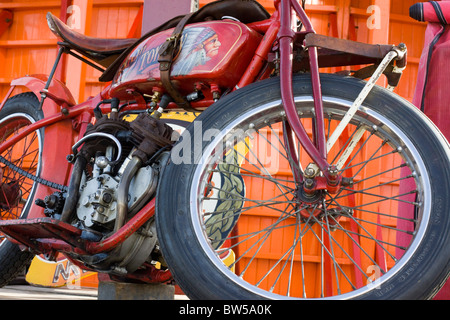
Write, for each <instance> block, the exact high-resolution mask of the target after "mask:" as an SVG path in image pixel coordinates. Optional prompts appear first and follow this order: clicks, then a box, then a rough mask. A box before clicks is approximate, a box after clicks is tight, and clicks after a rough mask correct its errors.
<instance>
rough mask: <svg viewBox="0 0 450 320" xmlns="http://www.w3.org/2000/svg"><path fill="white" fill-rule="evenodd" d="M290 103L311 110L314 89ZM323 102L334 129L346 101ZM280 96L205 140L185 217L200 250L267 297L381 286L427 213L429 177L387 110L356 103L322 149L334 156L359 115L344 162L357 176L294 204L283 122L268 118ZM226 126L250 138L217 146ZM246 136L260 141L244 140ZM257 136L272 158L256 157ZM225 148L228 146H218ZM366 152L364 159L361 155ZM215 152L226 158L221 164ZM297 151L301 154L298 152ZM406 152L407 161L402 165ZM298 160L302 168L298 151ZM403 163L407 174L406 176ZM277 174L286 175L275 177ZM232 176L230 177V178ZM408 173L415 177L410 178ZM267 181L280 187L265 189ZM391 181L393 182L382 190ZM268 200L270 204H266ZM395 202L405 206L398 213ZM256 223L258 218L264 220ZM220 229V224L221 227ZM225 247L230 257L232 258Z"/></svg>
mask: <svg viewBox="0 0 450 320" xmlns="http://www.w3.org/2000/svg"><path fill="white" fill-rule="evenodd" d="M296 103H297V105H301V106H302V107H301V108H299V111H300V112H299V114H302V115H301V117H302V118H308V117H310V116H312V111H311V110H312V105H313V104H312V98H311V97H298V98H296ZM324 103H325V105H326V107H327V108H326V113H328V114H326V115H325V117H326V118H327V121H326V125H327V128H328V129H327V131H328V132H330V131H331V132H332V127H333V125H334V123H333V122H335V120H334V119H336V118H339V117H342V115H343V114H344V113H345V110H346V108H348V106H350V105H351V102H350V101H345V100H339V99H336V98H330V97H324ZM279 106H280V101H276V102H273V103H270V104H266V105H263V106H260V107H259V108H257V109H256V110H252V112H250V113H248V114H244V115H242V116H240V117H239V118H238V119H236V120H234V121H233V123H231V124H230V125H229V126H228V127H227V129H226V130H223V131H222V132H220V133H219V134H217V135H216V136H215V140H214V141H215V143H211V144H210V145H209V146H208V147H207V148H206V149H205V152H204V154H203V155H202V161H201V163H200V164H199V165H198V166H197V168H196V171H195V174H194V179H193V181H194V182H193V184H192V187H191V191H190V192H191V203H192V206H191V218H192V224H193V226H194V230H195V233H196V236H197V238H198V240H199V243H200V245H201V246H202V249H203V251H204V252H205V253H206V254H207V256H208V258H209V260H210V261H211V262H212V263H213V264H214V265H215V267H216V268H217V269H218V270H219V271H220V272H221V273H222V274H223V275H224V276H225V277H227V278H229V279H230V280H232V281H233V282H235V283H237V284H238V285H239V286H241V287H242V288H245V289H246V290H248V291H250V292H254V293H255V294H258V295H261V296H264V297H268V298H280V297H282V298H288V297H293V298H339V299H343V298H351V297H356V296H359V295H361V294H364V293H366V292H368V291H370V290H373V289H374V288H378V287H379V286H381V285H382V284H383V283H384V282H386V281H387V280H389V279H390V278H391V277H392V275H394V274H396V273H397V272H398V270H400V269H401V268H402V266H403V265H404V264H405V263H406V262H407V261H408V260H409V257H410V256H411V255H412V254H413V253H414V251H415V249H416V248H417V246H418V245H419V244H420V242H421V238H422V237H423V235H424V230H425V229H426V226H427V223H428V219H429V212H430V206H431V205H430V202H429V201H428V199H429V198H430V196H431V195H430V187H429V179H428V176H427V172H426V170H425V166H424V164H423V162H422V160H421V158H420V157H419V156H418V152H417V150H416V149H415V147H414V145H413V143H412V142H411V141H410V140H409V139H408V138H407V137H406V136H405V135H404V133H403V132H401V130H400V129H399V128H397V127H396V126H394V125H393V124H392V123H391V122H390V121H389V120H388V119H386V118H385V117H384V116H382V115H381V114H378V113H376V112H374V111H372V110H370V109H367V110H365V112H364V113H362V112H361V111H360V112H358V113H357V115H356V116H355V118H356V119H357V120H358V121H353V122H352V124H351V125H350V126H349V130H347V136H348V139H345V141H341V142H340V145H339V146H337V147H336V148H335V149H336V150H335V151H334V154H333V149H332V150H331V153H330V156H329V157H335V156H336V155H338V154H339V151H338V150H341V152H342V151H343V150H344V149H345V145H346V144H348V142H349V141H350V140H351V137H352V135H353V134H354V132H355V131H356V130H357V128H358V126H357V122H360V123H362V124H363V127H364V128H366V129H367V130H368V132H367V133H365V136H364V137H365V138H364V139H363V141H360V142H359V144H358V147H356V148H355V150H354V151H353V153H352V156H350V157H349V160H348V162H347V164H346V165H345V166H344V167H343V169H342V170H343V172H346V174H347V175H346V174H344V176H348V177H354V182H355V183H354V184H352V186H351V188H350V187H345V188H341V190H340V191H338V192H337V194H335V195H330V194H328V193H326V192H324V193H323V195H322V196H319V198H320V200H318V201H317V202H316V203H314V205H310V206H308V207H305V206H304V205H305V204H304V203H302V204H301V205H302V206H300V205H299V201H298V198H295V195H296V194H297V192H294V186H295V185H294V184H293V182H292V181H293V178H292V174H291V177H288V174H289V172H286V171H290V170H286V168H285V167H284V168H283V164H282V163H281V162H282V161H280V159H282V160H283V161H284V162H287V160H288V158H289V157H287V152H286V150H285V148H284V147H283V146H282V144H283V143H282V141H283V140H282V139H283V138H282V134H281V135H280V131H282V127H281V126H278V129H277V128H276V126H275V123H274V122H276V121H278V120H277V119H278V118H279V119H282V111H281V107H279ZM364 109H365V108H364ZM270 118H271V119H272V120H270ZM355 118H354V119H355ZM264 121H266V123H264ZM383 124H384V125H383ZM232 129H233V130H234V132H235V131H238V130H237V129H242V132H241V133H243V134H244V135H247V138H242V139H241V140H239V138H238V139H235V140H236V141H240V142H237V143H235V144H233V148H231V147H228V148H227V147H222V144H223V141H224V140H229V139H230V138H229V136H230V132H233V131H232ZM263 129H264V130H266V133H263ZM249 130H253V133H249ZM277 130H279V131H277ZM231 136H233V137H235V136H236V135H233V134H232V135H231ZM380 137H381V138H380ZM245 139H247V140H245ZM250 140H252V141H255V140H256V141H257V143H253V144H251V143H250ZM218 141H220V143H219V142H218ZM264 141H266V144H267V145H269V146H270V149H271V152H274V151H275V153H278V154H279V155H278V158H279V159H276V160H275V162H273V163H272V161H273V159H274V158H273V157H271V159H272V160H270V161H268V160H267V159H266V158H267V157H266V158H261V157H259V153H260V152H261V151H260V150H262V149H264V148H261V147H259V145H258V143H259V144H261V142H264ZM364 141H370V143H367V142H366V143H364ZM239 143H240V144H241V145H240V146H239ZM252 148H254V149H252ZM238 149H239V150H238ZM267 149H268V148H265V149H264V150H266V151H267ZM300 149H301V148H300V147H298V150H300ZM217 150H219V152H218V151H217ZM227 150H228V155H227V156H223V155H224V154H226V151H227ZM229 150H238V151H233V152H230V151H229ZM264 152H265V151H263V152H262V154H264ZM230 153H234V155H233V157H234V158H235V160H234V161H235V162H239V165H236V164H233V163H232V162H231V163H230V161H229V159H228V161H223V160H226V159H225V158H226V157H228V158H230V156H229V155H230ZM363 153H365V154H366V155H367V157H368V160H370V161H367V162H366V163H363V162H362V161H361V160H359V161H358V157H361V156H362V154H363ZM218 154H220V156H219V157H218V156H217V155H218ZM283 154H284V155H283ZM358 154H359V155H358ZM218 158H219V159H221V160H222V162H225V163H227V166H222V167H220V166H218V165H217V161H216V160H217V159H218ZM300 158H301V159H304V158H307V157H305V155H304V154H301V157H300ZM338 158H339V155H338V156H337V159H338ZM388 158H390V159H389V162H390V163H393V164H394V165H392V167H390V168H387V169H386V170H382V171H381V172H382V174H378V173H379V172H380V170H378V172H374V171H373V170H374V169H373V168H369V167H371V166H372V167H373V166H379V163H377V161H378V162H379V161H380V160H381V159H383V160H385V159H388ZM328 160H329V161H331V160H332V159H328ZM366 160H367V159H366ZM412 160H414V165H412V163H413V161H412ZM334 161H336V160H334ZM386 161H387V160H386ZM404 162H405V163H406V164H408V165H407V166H403V165H402V163H404ZM307 163H309V161H308V160H306V164H307ZM358 163H359V164H358ZM266 164H270V168H268V165H266ZM301 164H302V166H303V168H305V165H304V163H303V162H302V161H301ZM280 166H281V167H280ZM237 167H239V170H238V171H236V168H237ZM258 167H259V169H258ZM230 168H234V171H233V170H231V171H230ZM283 169H284V172H282V171H283ZM258 170H259V172H257V171H258ZM271 170H275V171H273V172H271ZM219 171H220V172H219ZM262 172H264V173H265V174H264V175H263V174H261V173H262ZM405 172H406V176H407V177H406V178H403V176H404V175H405ZM218 174H221V175H222V182H221V181H219V180H220V179H217V175H218ZM280 175H284V178H283V179H279V181H277V182H276V183H275V182H274V181H275V179H277V178H278V177H279V176H280ZM223 176H226V177H225V178H223ZM214 179H215V180H217V181H214ZM225 180H228V181H226V182H224V181H225ZM231 180H233V181H234V183H231V187H230V181H231ZM240 181H242V184H243V186H240V184H241V182H240ZM400 181H402V182H401V187H400V185H399V183H400ZM411 182H414V184H415V185H413V186H409V185H410V184H411ZM258 183H259V184H261V185H262V187H261V188H259V191H254V190H253V189H252V190H250V189H251V188H254V187H252V186H254V185H257V184H258ZM226 184H228V187H226ZM270 184H271V185H272V186H271V187H272V189H275V190H277V191H275V192H274V191H272V193H271V192H269V191H267V190H268V189H269V185H270ZM393 185H394V186H393ZM395 185H397V186H395ZM405 185H406V186H405ZM245 188H248V189H245ZM392 188H396V192H394V193H393V194H392V195H385V194H386V192H389V193H391V191H392V190H389V189H392ZM214 190H216V192H215V193H214ZM239 190H241V191H239ZM257 190H258V189H257ZM219 194H220V195H221V196H219ZM264 196H265V198H264ZM411 198H414V199H411ZM352 202H353V203H352ZM230 203H231V205H230ZM266 205H270V206H271V207H272V208H271V209H267V208H265V206H266ZM233 206H234V207H233ZM399 206H402V210H403V211H404V212H408V215H409V216H406V215H403V216H398V215H397V211H398V208H399ZM263 207H264V210H262V209H261V208H263ZM349 209H352V210H349ZM394 212H395V214H394ZM212 217H213V218H214V219H211V218H212ZM236 220H238V222H236ZM257 226H262V227H261V228H260V229H261V230H257V228H256V227H257ZM413 227H414V228H413ZM217 229H220V230H221V232H222V233H221V235H220V236H218V234H220V232H217ZM413 234H414V237H413ZM279 239H282V240H281V241H278V240H279ZM273 248H276V249H273ZM279 248H281V249H280V250H278V249H279ZM311 248H313V249H311ZM230 249H231V250H232V251H230ZM230 254H231V255H234V257H232V258H230V257H229V255H230ZM226 255H228V257H227V259H225V258H224V256H226ZM230 259H231V260H230ZM224 261H225V262H224ZM230 261H231V262H230ZM264 264H265V265H266V267H263V265H264ZM311 279H312V280H311Z"/></svg>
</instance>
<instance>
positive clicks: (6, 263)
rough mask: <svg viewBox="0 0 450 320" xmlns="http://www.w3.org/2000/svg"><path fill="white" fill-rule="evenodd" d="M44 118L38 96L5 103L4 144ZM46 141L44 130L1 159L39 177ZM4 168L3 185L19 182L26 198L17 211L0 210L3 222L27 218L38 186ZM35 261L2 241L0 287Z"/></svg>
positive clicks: (1, 115)
mask: <svg viewBox="0 0 450 320" xmlns="http://www.w3.org/2000/svg"><path fill="white" fill-rule="evenodd" d="M42 118H43V113H42V111H39V100H38V99H37V97H36V95H34V94H33V93H31V92H26V93H22V94H18V95H16V96H13V97H11V98H10V99H8V100H7V101H6V103H5V105H4V106H3V108H2V110H1V112H0V139H1V140H2V141H3V140H4V139H5V138H7V136H9V135H11V134H12V133H13V132H12V131H14V130H20V128H22V127H24V126H26V125H28V124H30V123H33V122H35V121H37V120H40V119H42ZM43 138H44V131H43V130H42V129H41V130H39V131H36V132H34V133H32V134H30V135H28V136H27V137H25V138H24V139H22V141H23V145H21V146H20V147H21V148H22V149H21V150H18V151H15V152H14V148H19V146H18V145H19V144H18V145H15V146H12V147H11V148H10V149H8V150H7V151H5V152H4V153H3V154H2V157H4V158H5V159H6V160H8V161H10V162H12V163H14V164H15V165H17V166H18V167H21V168H22V169H25V170H26V171H28V172H30V173H32V174H33V175H39V170H40V163H41V152H42V145H43V143H44V141H43ZM31 147H32V148H31ZM36 148H37V149H36ZM22 150H24V151H22ZM20 152H22V154H23V155H24V159H25V157H28V158H27V160H24V161H22V160H18V159H15V158H14V156H12V154H18V153H20ZM25 154H26V156H25ZM30 159H31V160H30ZM22 163H27V164H26V167H23V166H22ZM2 167H3V168H4V170H5V172H4V173H5V175H4V177H3V179H4V181H2V182H5V183H7V182H10V181H13V180H16V181H20V182H19V183H20V189H21V192H22V195H23V197H26V198H25V200H24V201H22V203H20V204H18V205H16V206H14V207H11V208H2V209H0V213H1V215H0V219H2V220H3V219H18V218H26V217H27V215H28V212H29V208H30V204H31V203H33V201H34V199H33V198H34V193H35V183H34V182H33V181H31V180H29V179H25V178H24V177H22V178H21V177H20V175H19V174H18V173H17V172H14V171H13V170H8V169H7V167H6V166H5V165H4V164H2ZM0 236H1V233H0ZM33 257H34V254H32V253H30V252H28V251H21V250H20V249H19V247H18V246H17V245H16V244H14V243H12V242H10V241H9V240H7V239H6V238H4V237H0V287H3V286H5V285H7V284H8V283H9V282H10V281H12V280H14V279H15V278H16V276H17V275H18V274H19V273H20V272H23V270H24V269H25V268H27V266H28V265H29V264H30V262H31V260H32V259H33Z"/></svg>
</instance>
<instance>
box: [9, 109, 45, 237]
mask: <svg viewBox="0 0 450 320" xmlns="http://www.w3.org/2000/svg"><path fill="white" fill-rule="evenodd" d="M34 122H35V120H34V119H33V118H32V117H31V116H30V115H28V114H25V113H15V114H11V115H9V116H7V117H5V118H4V119H2V120H1V121H0V141H5V140H7V139H9V138H10V137H12V136H13V135H17V134H18V133H20V132H21V131H22V130H24V128H25V127H26V126H28V125H30V124H32V123H34ZM40 150H42V137H41V134H40V132H39V131H35V132H32V133H30V134H29V135H27V136H25V137H24V138H23V139H21V140H20V141H19V142H18V143H16V144H15V145H13V146H12V147H11V148H9V149H8V150H6V151H5V152H3V153H2V154H1V156H2V157H3V158H5V159H6V160H7V161H9V162H11V163H13V164H14V165H16V166H17V167H19V168H21V169H23V170H25V171H27V172H29V173H30V174H32V175H38V174H39V172H40V161H39V159H40V155H41V153H40ZM0 166H1V170H2V175H3V176H2V181H1V182H2V186H3V187H2V188H0V192H1V193H2V194H1V199H2V201H1V208H0V219H1V220H13V219H19V218H20V217H22V216H23V215H24V214H25V213H26V212H27V211H28V207H29V206H30V203H31V201H30V199H32V195H33V194H34V189H35V183H34V181H33V180H31V179H29V178H26V177H25V176H23V175H20V174H19V173H17V172H15V171H14V170H12V169H10V168H8V167H7V166H6V165H4V164H0ZM5 185H9V186H15V188H14V190H11V189H12V188H10V187H8V186H5ZM17 189H18V190H17ZM30 195H31V196H30ZM3 240H4V235H3V234H2V233H0V243H1V242H2V241H3Z"/></svg>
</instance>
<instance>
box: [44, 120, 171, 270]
mask: <svg viewBox="0 0 450 320" xmlns="http://www.w3.org/2000/svg"><path fill="white" fill-rule="evenodd" d="M172 136H173V130H172V129H171V128H170V127H169V126H168V125H166V124H165V123H163V122H162V121H161V120H158V119H154V118H153V117H151V116H150V115H148V114H147V113H141V114H139V116H137V118H136V119H135V120H134V121H132V122H128V121H125V120H121V119H119V118H118V117H117V116H116V117H107V116H103V117H102V118H100V119H99V120H98V121H97V122H96V124H95V125H89V126H88V128H87V130H86V134H85V135H84V137H83V139H81V140H80V141H79V142H78V143H77V145H76V146H74V147H75V149H77V148H79V147H80V146H82V147H81V148H80V151H79V152H77V154H76V157H83V158H84V159H85V160H86V163H87V164H86V166H85V167H84V169H83V170H82V171H81V172H80V174H81V177H79V181H80V182H79V187H78V194H77V195H76V196H77V199H78V200H77V201H76V205H75V208H74V209H73V212H72V213H71V215H70V221H67V222H70V223H72V224H73V225H75V226H77V227H78V228H80V229H82V230H83V237H84V238H86V239H88V240H91V241H100V240H101V239H103V238H106V237H107V236H109V235H110V234H112V233H113V232H115V231H117V230H118V229H120V227H122V226H123V224H124V223H125V222H126V221H127V220H129V219H130V218H131V217H133V215H135V214H136V213H137V212H139V210H140V209H141V208H142V207H143V206H144V205H145V204H147V203H148V201H149V200H150V199H151V198H152V197H153V196H154V194H155V191H156V186H157V182H158V177H159V172H160V171H161V170H162V165H163V163H165V162H166V161H163V160H164V159H167V157H168V151H167V150H168V148H169V147H170V146H171V145H172V143H173V141H172ZM74 157H75V156H72V158H74ZM74 171H75V167H74ZM76 174H77V173H73V175H76ZM71 179H74V176H72V178H71ZM75 179H76V178H75ZM69 192H70V191H69ZM71 196H74V195H70V194H69V195H68V196H67V199H66V203H67V202H68V199H69V197H71ZM47 210H50V208H47ZM62 216H64V212H63V213H62ZM74 258H76V259H78V260H81V261H82V262H83V263H84V264H86V265H88V266H90V267H92V268H94V269H96V270H101V271H103V272H110V273H114V274H119V275H120V274H126V273H132V272H134V271H136V270H137V269H138V268H139V267H140V266H141V265H143V264H144V263H145V262H154V261H155V260H160V262H163V259H162V257H161V254H160V253H159V250H158V240H157V235H156V227H155V223H154V219H150V221H148V222H147V223H146V224H144V226H143V227H141V228H140V229H139V230H138V231H136V232H135V233H134V234H132V235H131V236H130V237H129V238H127V239H126V240H125V241H124V242H123V243H122V244H121V245H119V246H118V247H116V248H115V249H113V250H112V252H109V253H100V254H97V255H95V256H79V255H78V256H74Z"/></svg>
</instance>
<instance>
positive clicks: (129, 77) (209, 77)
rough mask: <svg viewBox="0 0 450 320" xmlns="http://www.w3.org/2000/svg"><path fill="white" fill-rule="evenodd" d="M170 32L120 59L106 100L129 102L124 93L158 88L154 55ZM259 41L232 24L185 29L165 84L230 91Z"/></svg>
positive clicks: (184, 88) (252, 33) (187, 90)
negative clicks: (169, 78)
mask: <svg viewBox="0 0 450 320" xmlns="http://www.w3.org/2000/svg"><path fill="white" fill-rule="evenodd" d="M172 32H173V29H169V30H166V31H163V32H160V33H157V34H155V35H153V36H151V37H149V38H147V39H145V40H144V41H142V42H141V43H140V44H139V45H138V46H137V47H136V48H135V49H134V50H133V51H132V52H131V53H130V54H129V55H128V57H127V58H126V59H125V60H124V62H123V63H122V65H121V66H120V68H119V70H118V72H117V74H116V75H115V77H114V79H113V81H112V84H111V89H110V96H111V97H115V98H119V99H122V100H127V99H132V98H133V96H132V94H131V93H130V92H132V91H138V92H140V93H143V94H151V93H152V91H153V89H154V88H155V87H160V88H162V84H161V82H160V72H159V63H158V55H159V54H158V53H159V50H160V48H161V46H162V44H163V43H164V42H165V41H166V39H167V38H168V37H170V36H171V34H172ZM261 38H262V36H261V35H260V34H259V33H257V32H255V31H254V30H252V29H250V28H248V27H247V26H246V25H244V24H242V23H239V22H236V21H232V20H221V21H209V22H201V23H195V24H191V25H188V26H187V27H186V28H185V29H184V31H183V35H182V38H181V51H180V52H179V54H178V56H177V57H175V59H174V63H173V65H172V70H171V79H172V81H173V82H174V84H175V85H176V86H177V87H178V90H180V92H181V93H183V94H185V95H187V94H189V93H192V92H193V91H194V89H195V88H199V87H205V86H206V87H208V86H211V85H214V86H218V87H219V88H221V89H228V88H233V87H234V86H235V85H236V84H237V82H238V81H239V80H240V78H241V76H242V74H243V73H244V72H245V70H246V68H247V66H248V64H249V63H250V61H251V59H252V57H253V55H254V52H255V50H256V48H257V46H258V44H259V42H260V41H261Z"/></svg>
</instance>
